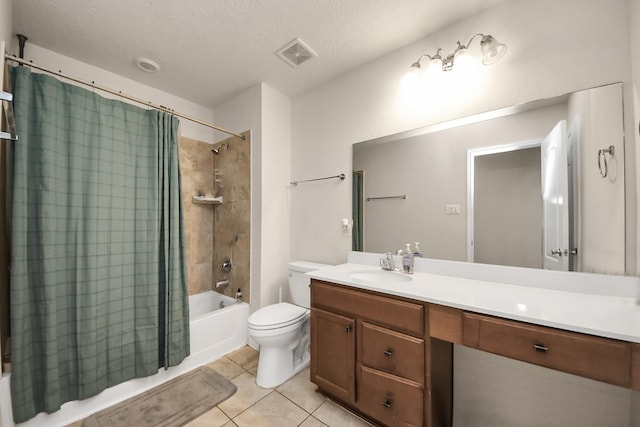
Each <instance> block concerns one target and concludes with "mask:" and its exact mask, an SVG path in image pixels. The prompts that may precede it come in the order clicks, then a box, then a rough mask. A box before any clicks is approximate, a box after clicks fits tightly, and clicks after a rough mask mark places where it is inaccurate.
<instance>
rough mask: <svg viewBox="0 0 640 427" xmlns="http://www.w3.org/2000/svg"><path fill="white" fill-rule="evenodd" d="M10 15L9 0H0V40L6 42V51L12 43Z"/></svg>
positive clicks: (0, 72)
mask: <svg viewBox="0 0 640 427" xmlns="http://www.w3.org/2000/svg"><path fill="white" fill-rule="evenodd" d="M11 17H12V8H11V0H0V41H4V42H5V43H6V44H7V46H6V47H5V49H6V50H7V51H10V50H11V49H10V47H11V45H12V43H13V40H12V39H13V23H12V21H11ZM0 75H2V70H0ZM0 81H2V80H0Z"/></svg>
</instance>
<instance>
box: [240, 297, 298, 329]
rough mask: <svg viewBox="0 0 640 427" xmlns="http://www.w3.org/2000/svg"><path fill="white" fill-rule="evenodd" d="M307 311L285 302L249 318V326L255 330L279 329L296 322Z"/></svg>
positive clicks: (271, 306)
mask: <svg viewBox="0 0 640 427" xmlns="http://www.w3.org/2000/svg"><path fill="white" fill-rule="evenodd" d="M307 312H308V310H307V309H306V308H304V307H299V306H297V305H294V304H289V303H287V302H281V303H278V304H272V305H268V306H266V307H262V308H261V309H260V310H258V311H256V312H255V313H253V314H252V315H251V316H249V326H250V327H252V328H255V329H271V328H281V327H284V326H287V325H290V324H292V323H295V322H297V321H298V320H299V319H300V318H301V317H304V316H305V315H306V314H307Z"/></svg>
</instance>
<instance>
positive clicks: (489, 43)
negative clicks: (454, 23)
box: [411, 33, 507, 71]
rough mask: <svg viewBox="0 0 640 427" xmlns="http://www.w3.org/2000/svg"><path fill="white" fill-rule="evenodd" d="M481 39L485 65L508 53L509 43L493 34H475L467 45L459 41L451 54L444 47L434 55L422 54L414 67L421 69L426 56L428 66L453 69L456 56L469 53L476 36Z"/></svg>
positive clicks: (493, 62) (444, 69)
mask: <svg viewBox="0 0 640 427" xmlns="http://www.w3.org/2000/svg"><path fill="white" fill-rule="evenodd" d="M479 37H481V39H480V50H481V51H482V63H483V64H484V65H492V64H495V63H496V62H498V61H499V60H500V59H502V57H503V56H504V55H505V54H506V53H507V45H506V44H504V43H500V42H498V41H497V40H496V38H495V37H493V36H492V35H489V34H487V35H485V34H481V33H478V34H475V35H474V36H473V37H471V39H469V42H468V43H467V44H466V45H463V44H461V43H460V41H458V42H457V45H456V48H455V50H454V51H453V53H452V54H451V55H447V53H446V52H445V51H444V50H443V49H442V48H438V50H437V51H436V53H435V54H433V55H426V54H425V55H422V56H420V58H418V60H417V61H416V62H414V63H413V64H411V68H412V69H414V68H415V69H416V70H420V69H421V68H422V65H421V61H422V60H423V59H425V58H429V63H428V66H432V65H433V66H438V68H441V69H442V71H451V69H453V62H454V61H455V60H456V58H459V57H460V56H462V55H468V52H467V49H468V47H469V46H470V45H471V42H473V41H474V40H475V39H476V38H479Z"/></svg>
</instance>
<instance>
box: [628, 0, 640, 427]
mask: <svg viewBox="0 0 640 427" xmlns="http://www.w3.org/2000/svg"><path fill="white" fill-rule="evenodd" d="M629 6H630V10H629V14H628V22H629V31H630V57H631V73H632V74H631V78H632V83H633V103H634V107H635V108H634V117H633V119H632V123H631V128H632V129H631V130H632V133H629V134H628V135H629V139H630V140H631V139H634V138H635V141H636V147H638V146H639V145H640V129H639V127H640V26H638V22H640V0H629ZM635 159H636V165H640V150H636V157H635ZM637 178H638V179H639V180H640V174H637ZM637 188H640V184H638V185H637ZM632 208H633V209H634V210H635V211H636V212H638V210H639V208H640V198H638V203H636V204H634V205H633V207H632ZM638 233H640V227H638ZM638 241H640V237H638ZM639 254H640V252H639ZM636 274H638V275H640V259H639V260H638V261H637V262H636ZM631 407H632V408H633V409H632V412H631V419H632V421H631V425H632V426H640V392H635V393H633V396H632V403H631Z"/></svg>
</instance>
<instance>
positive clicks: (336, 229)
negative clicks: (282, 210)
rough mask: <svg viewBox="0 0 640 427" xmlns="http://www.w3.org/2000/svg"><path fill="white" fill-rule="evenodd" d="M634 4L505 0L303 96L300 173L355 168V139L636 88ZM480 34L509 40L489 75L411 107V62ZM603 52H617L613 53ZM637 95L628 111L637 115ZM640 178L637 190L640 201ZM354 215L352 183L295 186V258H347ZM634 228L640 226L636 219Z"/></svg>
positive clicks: (298, 124)
mask: <svg viewBox="0 0 640 427" xmlns="http://www.w3.org/2000/svg"><path fill="white" fill-rule="evenodd" d="M626 4H627V3H626V0H589V1H588V2H585V1H581V0H563V1H560V2H559V1H555V0H541V1H538V0H520V1H510V2H505V3H502V4H500V5H498V6H496V7H495V8H493V9H490V10H488V11H486V12H485V13H481V14H479V15H476V16H474V17H473V18H471V19H468V20H465V21H462V22H460V23H458V24H456V25H453V26H451V27H448V28H446V29H444V30H443V31H441V32H438V33H436V34H434V35H433V36H431V37H427V38H425V39H423V40H421V41H419V42H416V43H413V44H411V45H409V46H407V47H405V48H403V49H401V50H399V51H396V52H394V53H392V54H390V55H387V56H385V57H382V58H380V59H378V60H375V61H373V62H371V63H369V64H366V65H365V66H363V67H361V68H358V69H356V70H354V71H352V72H350V73H347V74H345V75H343V76H340V77H338V78H336V79H334V80H332V81H330V82H328V83H327V84H325V85H322V86H319V87H317V88H315V89H313V90H310V91H307V92H305V93H303V94H301V95H299V96H297V97H295V98H294V100H293V110H292V111H293V125H292V141H293V143H292V172H291V174H292V177H293V178H294V179H302V178H314V177H321V176H327V175H333V174H336V173H341V172H342V173H346V174H347V175H350V173H349V172H350V171H351V145H352V144H353V143H355V142H360V141H364V140H368V139H373V138H377V137H381V136H384V135H388V134H392V133H396V132H399V131H403V130H407V129H412V128H416V127H420V126H423V125H426V124H431V123H437V122H441V121H444V120H447V119H452V118H456V117H461V116H466V115H469V114H473V113H479V112H483V111H488V110H493V109H496V108H500V107H505V106H509V105H515V104H520V103H523V102H526V101H530V100H533V99H539V98H546V97H549V96H554V95H558V94H562V93H566V92H571V91H575V90H579V89H584V88H588V87H593V86H597V85H602V84H607V83H612V82H615V81H624V82H625V83H626V87H628V86H629V81H630V71H629V70H630V68H629V65H630V63H629V50H628V49H629V43H628V28H627V16H626V15H627V12H626ZM476 32H490V33H491V34H493V35H494V36H495V37H497V38H498V39H499V40H501V41H503V42H505V43H507V44H508V46H509V51H508V53H507V55H506V56H505V57H504V58H503V60H502V61H501V62H499V63H498V64H496V65H494V66H491V67H484V69H483V71H482V74H481V75H480V76H479V80H481V81H483V82H484V83H482V84H478V86H476V87H472V88H467V91H466V92H464V93H462V94H460V93H457V94H453V95H451V96H442V97H441V98H437V99H436V98H432V99H431V100H430V102H429V104H428V105H427V106H426V107H425V108H424V109H423V110H421V111H413V112H412V113H411V114H407V112H406V110H405V111H404V112H403V110H402V108H400V106H399V105H398V96H399V81H400V80H401V78H402V77H403V76H404V75H405V74H406V72H407V71H408V69H409V65H410V64H411V63H412V62H413V61H415V60H416V59H417V58H418V56H419V55H421V54H423V53H432V52H433V51H435V50H436V48H437V47H445V48H447V49H449V50H451V48H452V47H453V46H454V45H455V41H456V40H466V39H467V38H468V37H469V36H470V35H472V34H474V33H476ZM602 52H607V54H606V58H607V60H606V61H604V60H602V59H601V58H602V57H603V56H602ZM453 83H455V82H449V86H446V85H444V87H443V88H442V89H443V90H442V92H444V93H445V94H446V93H447V89H449V90H450V91H452V90H453V88H454V85H453ZM628 94H629V93H625V102H626V103H627V105H626V106H627V107H629V108H627V109H626V110H625V114H631V113H632V109H631V106H632V105H631V103H630V102H629V96H628ZM625 123H627V125H628V123H629V120H626V121H625ZM634 155H635V154H634ZM627 169H634V168H627ZM627 172H628V173H632V172H631V171H629V170H628V171H627ZM632 178H633V179H632V183H631V185H628V186H627V187H628V188H627V190H628V191H631V195H633V200H634V203H635V176H632ZM632 211H633V212H635V209H632ZM350 214H351V186H350V185H349V181H347V182H344V183H341V184H336V183H333V184H332V183H331V182H329V181H327V182H325V183H324V184H322V185H320V184H318V185H307V186H305V187H302V186H300V187H299V188H298V189H296V191H293V192H292V218H291V222H292V224H291V227H292V230H291V256H292V258H300V259H309V260H316V261H324V262H330V263H340V262H344V260H345V259H346V255H345V254H346V251H347V250H348V249H349V247H350V244H351V240H350V238H348V237H347V238H345V237H344V236H343V234H342V233H341V229H340V218H342V217H345V216H350ZM628 229H629V230H635V224H631V227H629V228H628ZM634 235H635V231H634ZM632 240H634V241H635V239H634V238H632ZM632 252H633V251H632Z"/></svg>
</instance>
